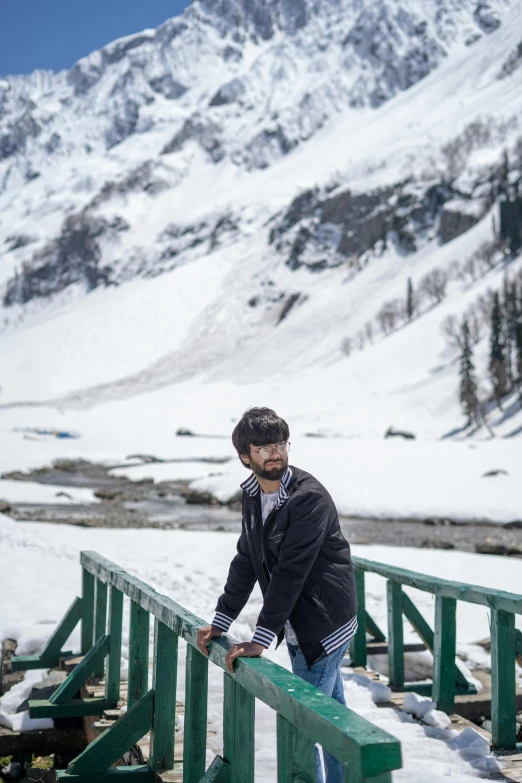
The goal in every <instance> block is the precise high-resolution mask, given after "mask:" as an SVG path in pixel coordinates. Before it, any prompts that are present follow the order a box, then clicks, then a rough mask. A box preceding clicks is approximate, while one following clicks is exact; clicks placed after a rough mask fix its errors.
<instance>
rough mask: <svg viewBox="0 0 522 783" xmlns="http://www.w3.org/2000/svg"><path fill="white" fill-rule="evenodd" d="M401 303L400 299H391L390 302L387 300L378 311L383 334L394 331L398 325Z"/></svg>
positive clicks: (378, 319)
mask: <svg viewBox="0 0 522 783" xmlns="http://www.w3.org/2000/svg"><path fill="white" fill-rule="evenodd" d="M401 304H402V302H401V300H400V299H391V300H390V301H389V302H385V303H384V304H383V306H382V307H381V309H380V310H379V312H378V313H377V321H378V323H379V326H380V328H381V331H382V333H383V334H385V335H386V334H389V333H390V332H393V330H394V329H395V327H396V326H397V321H398V320H399V317H400V308H401Z"/></svg>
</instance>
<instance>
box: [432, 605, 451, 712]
mask: <svg viewBox="0 0 522 783" xmlns="http://www.w3.org/2000/svg"><path fill="white" fill-rule="evenodd" d="M456 654H457V601H456V599H455V598H444V597H443V596H441V595H438V596H437V597H436V598H435V637H434V645H433V688H432V692H431V698H432V699H433V701H434V702H436V704H437V708H438V709H439V710H442V711H443V712H446V713H447V714H448V715H451V714H452V713H453V712H454V711H455V657H456Z"/></svg>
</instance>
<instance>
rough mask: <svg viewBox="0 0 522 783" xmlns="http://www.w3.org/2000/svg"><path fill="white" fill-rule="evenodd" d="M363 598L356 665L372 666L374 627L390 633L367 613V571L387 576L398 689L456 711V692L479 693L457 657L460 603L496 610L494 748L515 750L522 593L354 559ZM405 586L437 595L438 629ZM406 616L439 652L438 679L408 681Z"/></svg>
mask: <svg viewBox="0 0 522 783" xmlns="http://www.w3.org/2000/svg"><path fill="white" fill-rule="evenodd" d="M353 562H354V566H355V580H356V587H357V600H358V605H359V609H358V620H359V627H358V631H357V634H356V635H355V637H354V639H353V642H352V646H351V652H350V654H351V659H352V663H353V664H354V666H366V659H367V640H366V632H367V631H368V632H369V633H370V634H371V635H372V636H374V638H375V639H377V640H379V641H384V640H385V636H384V634H383V633H382V631H381V630H380V628H379V627H378V626H377V624H376V623H375V621H374V620H373V619H372V618H371V617H370V616H369V614H368V613H367V611H366V602H365V572H370V573H375V574H379V575H380V576H383V577H384V578H385V579H387V585H386V587H387V607H388V667H389V679H390V684H391V685H392V687H395V688H396V689H398V690H402V691H404V690H415V691H417V692H418V693H425V694H426V695H430V696H431V697H432V699H433V700H434V701H435V702H437V705H438V708H439V709H441V710H443V711H444V712H447V713H448V714H451V713H453V712H454V710H455V695H456V694H461V693H476V690H475V689H474V688H473V686H471V685H470V683H468V681H467V680H466V677H465V676H464V674H463V673H462V671H461V670H460V669H459V667H458V664H457V661H456V652H457V651H456V645H457V614H456V611H457V601H467V602H468V603H473V604H481V605H482V606H487V607H489V609H490V610H491V721H492V735H493V746H494V747H495V748H503V749H511V748H515V747H516V745H517V725H516V712H517V706H516V704H517V699H516V671H515V668H516V667H515V662H516V660H517V658H518V660H519V662H520V664H521V665H522V634H521V633H520V631H518V630H517V629H516V628H515V615H516V614H522V595H517V594H515V593H507V592H504V591H502V590H491V589H489V588H486V587H477V586H475V585H468V584H463V583H461V582H450V581H447V580H445V579H439V578H437V577H432V576H426V575H424V574H418V573H416V572H414V571H407V570H405V569H402V568H397V567H396V566H389V565H384V564H383V563H375V562H373V561H371V560H363V559H362V558H360V557H354V558H353ZM402 585H407V586H409V587H415V588H417V589H418V590H424V591H426V592H428V593H432V594H433V595H434V596H435V627H434V630H432V628H430V626H429V624H428V623H427V622H426V620H425V619H424V617H423V616H422V615H421V613H420V612H419V610H418V609H417V607H416V606H415V604H414V603H413V601H412V600H411V598H410V597H409V596H408V595H407V594H406V593H405V592H404V591H403V589H402ZM403 615H404V616H405V617H406V619H407V620H408V621H409V622H410V623H411V625H412V626H413V628H414V629H415V630H416V631H417V633H418V634H419V636H420V637H421V639H422V640H423V641H424V643H425V644H426V646H427V647H428V649H430V650H431V652H432V653H433V682H432V683H431V684H428V685H421V684H419V683H405V682H404V636H403Z"/></svg>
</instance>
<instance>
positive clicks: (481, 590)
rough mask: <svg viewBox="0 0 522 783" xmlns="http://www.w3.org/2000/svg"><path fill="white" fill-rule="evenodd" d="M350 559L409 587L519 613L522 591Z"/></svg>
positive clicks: (360, 568)
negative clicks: (494, 588)
mask: <svg viewBox="0 0 522 783" xmlns="http://www.w3.org/2000/svg"><path fill="white" fill-rule="evenodd" d="M352 561H353V564H354V566H355V568H357V569H359V570H361V571H370V572H372V573H374V574H380V575H381V576H384V577H385V578H386V579H391V580H393V581H395V582H399V583H400V584H403V585H409V586H410V587H416V588H417V589H418V590H424V591H426V592H428V593H433V594H434V595H442V596H445V597H446V598H456V599H457V600H458V601H467V602H468V603H471V604H480V605H481V606H489V607H490V608H491V609H502V610H504V611H506V612H515V614H522V595H520V594H519V593H508V592H506V591H504V590H492V589H490V588H489V587H479V586H477V585H467V584H465V583H463V582H451V581H449V580H446V579H439V578H438V577H435V576H426V575H424V574H418V573H416V572H415V571H409V570H407V569H405V568H398V567H397V566H390V565H386V564H384V563H375V562H373V560H365V559H364V558H362V557H352Z"/></svg>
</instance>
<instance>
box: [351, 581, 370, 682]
mask: <svg viewBox="0 0 522 783" xmlns="http://www.w3.org/2000/svg"><path fill="white" fill-rule="evenodd" d="M354 577H355V589H356V592H357V631H356V633H355V636H354V637H353V639H352V642H351V645H350V658H351V659H352V663H353V665H354V666H366V603H365V602H366V597H365V592H364V571H358V570H357V569H355V571H354Z"/></svg>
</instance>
